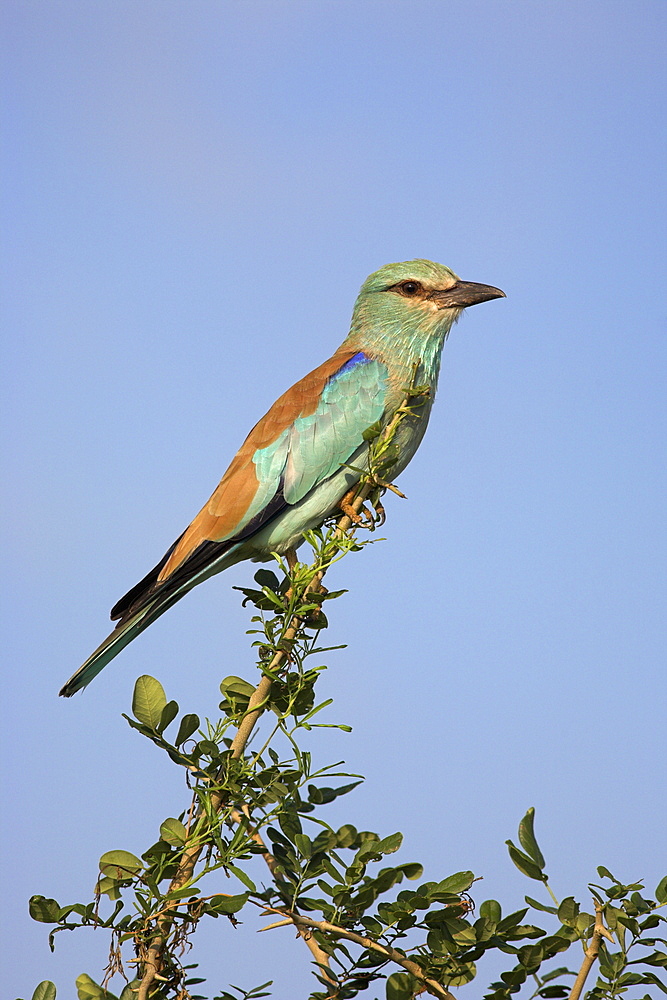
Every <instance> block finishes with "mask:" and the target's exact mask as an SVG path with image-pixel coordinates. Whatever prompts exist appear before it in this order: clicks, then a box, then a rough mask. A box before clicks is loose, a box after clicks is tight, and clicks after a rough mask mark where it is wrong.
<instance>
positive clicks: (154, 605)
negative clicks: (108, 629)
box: [58, 588, 190, 698]
mask: <svg viewBox="0 0 667 1000" xmlns="http://www.w3.org/2000/svg"><path fill="white" fill-rule="evenodd" d="M189 589H190V588H181V589H180V590H179V591H177V592H176V593H174V592H173V591H172V593H171V594H167V593H165V594H163V595H162V597H160V596H157V597H156V598H155V600H154V601H152V602H151V603H150V604H147V605H146V606H145V607H144V608H142V609H140V610H139V611H137V612H136V613H135V614H133V615H130V616H129V617H128V618H126V619H125V620H124V621H121V622H119V623H118V625H116V627H115V629H114V630H113V632H112V633H111V634H110V635H108V636H107V637H106V639H105V640H104V642H103V643H101V644H100V645H99V646H98V647H97V649H96V650H95V652H94V653H91V654H90V656H89V657H88V659H87V660H86V662H85V663H83V664H82V665H81V666H80V667H79V669H78V670H77V671H76V673H75V674H72V676H71V677H70V679H69V680H68V681H67V683H66V684H64V685H63V687H62V688H61V689H60V691H59V692H58V694H61V695H62V696H63V697H64V698H71V697H72V695H73V694H76V692H77V691H81V690H82V688H85V687H86V686H87V685H88V684H90V682H91V681H92V679H93V678H94V677H97V675H98V674H99V672H100V670H102V669H103V668H104V667H106V665H107V663H109V662H110V661H111V660H113V658H114V656H118V654H119V653H120V651H121V649H125V647H126V646H127V645H128V643H130V642H132V640H133V639H136V637H137V636H138V635H139V634H140V633H141V632H143V630H144V629H145V628H148V626H149V625H152V623H153V622H154V621H155V620H156V619H157V618H159V617H160V615H163V614H164V613H165V611H168V610H169V608H171V607H172V606H173V605H174V604H176V602H177V601H180V599H181V597H184V596H185V594H187V592H188V590H189Z"/></svg>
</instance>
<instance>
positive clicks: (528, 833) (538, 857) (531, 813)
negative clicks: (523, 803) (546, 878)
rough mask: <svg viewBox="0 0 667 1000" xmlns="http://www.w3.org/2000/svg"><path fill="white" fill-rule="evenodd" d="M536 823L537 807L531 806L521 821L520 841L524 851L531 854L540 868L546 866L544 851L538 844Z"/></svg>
mask: <svg viewBox="0 0 667 1000" xmlns="http://www.w3.org/2000/svg"><path fill="white" fill-rule="evenodd" d="M534 823H535V809H534V807H533V806H531V807H530V809H529V810H528V812H527V813H526V815H525V816H524V817H523V819H522V820H521V822H520V823H519V842H520V843H521V846H522V847H523V849H524V851H525V852H526V853H527V854H529V855H530V857H531V858H532V859H533V861H534V862H535V864H536V865H537V867H538V868H544V865H545V861H544V856H543V855H542V851H541V850H540V849H539V847H538V846H537V841H536V839H535V833H534V830H533V825H534Z"/></svg>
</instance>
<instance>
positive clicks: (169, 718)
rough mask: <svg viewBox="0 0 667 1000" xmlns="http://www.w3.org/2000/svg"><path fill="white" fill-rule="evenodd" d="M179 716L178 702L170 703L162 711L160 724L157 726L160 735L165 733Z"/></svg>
mask: <svg viewBox="0 0 667 1000" xmlns="http://www.w3.org/2000/svg"><path fill="white" fill-rule="evenodd" d="M177 715H178V702H177V701H168V702H167V704H166V705H165V706H164V708H163V709H162V715H161V716H160V724H159V726H157V731H158V733H163V732H164V731H165V729H166V728H167V726H169V725H171V723H172V722H173V721H174V719H175V718H176V716H177Z"/></svg>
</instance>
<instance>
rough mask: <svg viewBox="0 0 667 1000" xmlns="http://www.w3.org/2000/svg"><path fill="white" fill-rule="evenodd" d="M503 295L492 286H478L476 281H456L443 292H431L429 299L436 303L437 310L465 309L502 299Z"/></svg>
mask: <svg viewBox="0 0 667 1000" xmlns="http://www.w3.org/2000/svg"><path fill="white" fill-rule="evenodd" d="M505 297H506V296H505V293H504V292H501V290H500V289H499V288H494V287H493V285H480V284H479V283H478V282H477V281H457V282H456V284H455V285H452V287H451V288H447V289H445V290H444V291H435V292H431V294H430V295H429V299H433V300H434V302H436V304H437V306H438V309H466V308H467V307H468V306H475V305H477V303H478V302H488V301H489V300H490V299H504V298H505Z"/></svg>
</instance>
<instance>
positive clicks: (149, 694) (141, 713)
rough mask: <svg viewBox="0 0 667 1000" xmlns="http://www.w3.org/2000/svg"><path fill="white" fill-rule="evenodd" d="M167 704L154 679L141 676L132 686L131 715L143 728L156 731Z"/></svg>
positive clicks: (145, 675) (165, 697) (147, 675)
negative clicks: (141, 723) (146, 727)
mask: <svg viewBox="0 0 667 1000" xmlns="http://www.w3.org/2000/svg"><path fill="white" fill-rule="evenodd" d="M166 704H167V696H166V695H165V693H164V688H163V687H162V685H161V684H160V682H159V681H157V680H156V679H155V678H154V677H151V676H150V675H149V674H143V675H142V676H141V677H139V679H138V680H137V682H136V684H135V685H134V694H133V696H132V714H133V715H134V717H135V719H138V720H139V722H143V724H144V725H145V726H149V727H150V728H151V729H155V730H157V728H158V726H159V725H160V720H161V719H162V712H163V711H164V709H165V707H166Z"/></svg>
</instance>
